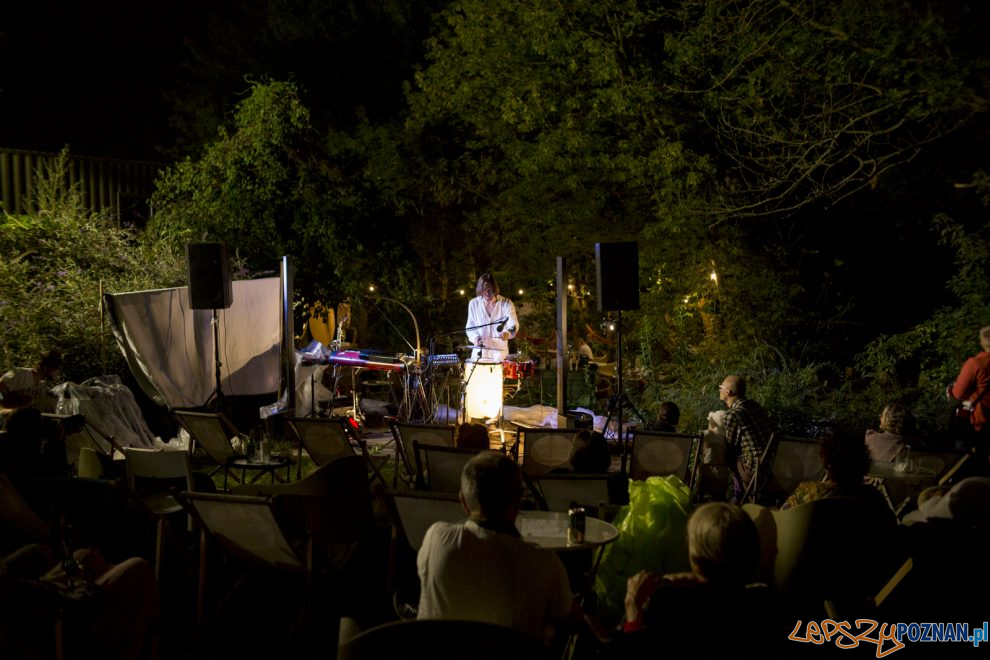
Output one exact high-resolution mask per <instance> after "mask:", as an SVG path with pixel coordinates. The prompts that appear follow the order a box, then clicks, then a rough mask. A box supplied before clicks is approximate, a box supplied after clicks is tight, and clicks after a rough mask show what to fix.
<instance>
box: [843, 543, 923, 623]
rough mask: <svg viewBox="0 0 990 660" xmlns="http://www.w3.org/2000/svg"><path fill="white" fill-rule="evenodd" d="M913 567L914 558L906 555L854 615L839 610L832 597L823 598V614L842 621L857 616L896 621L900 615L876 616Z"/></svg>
mask: <svg viewBox="0 0 990 660" xmlns="http://www.w3.org/2000/svg"><path fill="white" fill-rule="evenodd" d="M913 569H914V559H912V558H911V557H908V558H907V560H906V561H905V562H904V563H903V564H901V565H900V566H899V567H898V569H897V570H896V571H895V572H894V574H893V575H892V576H890V579H889V580H887V582H886V584H884V585H883V587H881V589H880V591H879V592H878V593H877V594H875V595H871V596H869V597H867V598H866V601H865V602H864V603H863V604H862V607H857V608H856V609H857V611H856V612H855V614H854V616H846V615H847V614H852V613H849V612H840V611H839V609H838V607H837V606H836V604H835V601H833V600H832V599H830V598H829V599H826V600H825V614H826V615H827V616H828V617H829V618H830V619H832V620H833V621H842V620H843V619H848V620H854V619H857V618H860V619H861V618H870V619H873V620H875V621H897V620H900V617H897V616H895V617H884V616H877V614H878V613H879V612H882V611H883V610H882V609H881V608H883V606H884V604H885V603H886V602H887V599H888V598H890V596H891V594H893V592H894V590H895V589H897V587H899V586H900V584H901V583H902V582H903V581H904V579H905V578H906V577H907V576H908V574H909V573H910V572H911V571H912V570H913Z"/></svg>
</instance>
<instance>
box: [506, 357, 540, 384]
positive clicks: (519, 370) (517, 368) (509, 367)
mask: <svg viewBox="0 0 990 660" xmlns="http://www.w3.org/2000/svg"><path fill="white" fill-rule="evenodd" d="M502 372H503V373H504V374H505V377H506V378H508V379H509V380H519V379H521V378H526V377H527V376H532V375H533V372H534V365H533V363H532V362H531V361H530V359H529V358H528V357H526V356H525V355H520V354H517V353H513V354H512V355H510V356H509V357H508V358H506V360H505V362H503V363H502Z"/></svg>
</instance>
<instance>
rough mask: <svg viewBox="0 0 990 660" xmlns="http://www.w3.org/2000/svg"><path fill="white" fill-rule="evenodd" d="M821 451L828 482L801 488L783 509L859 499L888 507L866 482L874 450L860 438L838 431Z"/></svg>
mask: <svg viewBox="0 0 990 660" xmlns="http://www.w3.org/2000/svg"><path fill="white" fill-rule="evenodd" d="M819 451H820V453H821V458H822V463H824V465H825V480H824V481H803V482H801V483H800V484H798V487H797V488H795V489H794V492H793V493H791V496H790V497H788V498H787V501H786V502H784V504H783V506H781V508H782V509H789V508H791V507H795V506H798V505H799V504H804V503H805V502H811V501H813V500H819V499H823V498H826V497H855V498H860V499H863V500H865V501H869V502H871V503H873V504H876V505H878V506H881V507H886V506H887V503H886V501H885V500H884V498H883V495H882V494H881V493H880V491H879V490H877V489H876V488H874V487H873V486H871V485H870V484H868V483H866V481H865V479H866V473H867V472H869V471H870V450H869V449H867V448H866V443H865V442H863V440H861V439H860V438H859V436H857V435H855V434H852V433H846V432H844V431H836V432H835V433H833V434H831V435H829V436H828V437H826V438H825V439H824V440H822V444H821V447H820V450H819Z"/></svg>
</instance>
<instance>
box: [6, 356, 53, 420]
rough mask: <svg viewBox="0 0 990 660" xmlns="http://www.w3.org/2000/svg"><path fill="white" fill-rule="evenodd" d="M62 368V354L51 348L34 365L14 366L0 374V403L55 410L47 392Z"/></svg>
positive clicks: (51, 398)
mask: <svg viewBox="0 0 990 660" xmlns="http://www.w3.org/2000/svg"><path fill="white" fill-rule="evenodd" d="M61 370H62V354H61V353H59V352H58V351H57V350H51V351H48V352H47V353H45V354H44V355H42V356H41V359H40V360H39V361H38V365H37V366H35V367H15V368H13V369H11V370H10V371H8V372H6V373H5V374H3V375H2V376H0V405H2V407H3V408H8V409H13V408H19V407H21V406H30V405H36V406H38V407H39V408H41V409H42V410H43V411H44V412H55V402H54V399H53V397H52V396H51V395H50V394H49V393H48V388H49V387H50V386H51V385H52V384H53V382H52V381H54V380H55V379H56V378H57V377H58V374H59V372H60V371H61Z"/></svg>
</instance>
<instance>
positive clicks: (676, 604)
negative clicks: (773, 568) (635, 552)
mask: <svg viewBox="0 0 990 660" xmlns="http://www.w3.org/2000/svg"><path fill="white" fill-rule="evenodd" d="M687 542H688V558H689V560H690V562H691V571H690V572H687V573H670V574H667V575H664V576H659V575H656V574H653V573H650V572H648V571H640V572H639V573H637V574H636V575H634V576H632V577H631V578H629V580H628V583H627V590H626V597H625V609H626V618H625V622H624V624H623V632H624V633H626V634H624V635H620V636H619V637H617V638H616V639H615V640H614V641H615V642H616V645H615V648H614V649H611V650H612V651H615V653H610V654H609V655H613V657H616V658H618V657H635V656H634V655H630V653H634V652H637V651H644V652H645V651H647V650H650V649H652V650H653V652H654V653H655V650H656V649H657V648H660V647H661V645H662V640H665V639H669V638H670V637H672V636H677V637H679V638H682V639H689V640H691V641H690V643H685V644H681V645H680V649H681V651H683V652H684V654H686V655H682V657H692V658H693V657H698V658H713V657H717V656H718V655H720V654H721V653H722V652H729V651H731V655H733V656H737V655H738V654H739V653H742V655H743V657H760V658H764V657H773V656H772V655H767V653H768V645H769V643H770V641H771V640H772V637H771V635H772V634H774V633H775V632H776V631H773V632H771V630H773V629H772V627H771V626H769V625H768V624H770V623H772V621H771V619H770V616H771V614H772V611H773V610H772V600H771V597H770V594H769V590H768V589H767V588H766V586H765V585H750V581H751V579H752V578H753V575H754V573H755V572H756V568H757V564H758V563H759V558H760V540H759V534H758V532H757V530H756V525H755V524H754V523H753V521H752V519H751V518H750V517H749V515H747V514H746V513H745V512H744V511H743V510H742V509H741V508H740V507H738V506H736V505H734V504H728V503H725V502H710V503H708V504H703V505H701V506H699V507H698V508H697V509H695V511H694V513H692V514H691V517H690V519H689V520H688V527H687ZM761 632H763V633H764V634H760V633H761ZM741 639H745V640H746V642H745V643H744V644H741V643H740V641H739V640H741ZM679 655H680V653H679Z"/></svg>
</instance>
